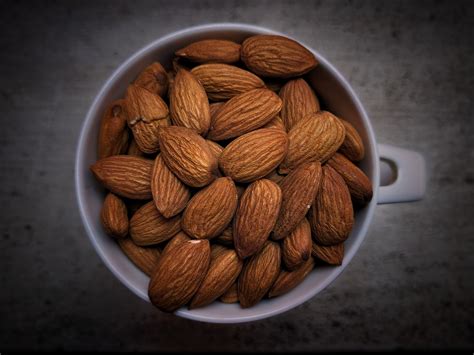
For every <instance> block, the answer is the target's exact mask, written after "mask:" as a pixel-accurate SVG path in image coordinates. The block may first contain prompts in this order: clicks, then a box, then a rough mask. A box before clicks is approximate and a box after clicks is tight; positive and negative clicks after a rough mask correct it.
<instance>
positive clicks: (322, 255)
mask: <svg viewBox="0 0 474 355" xmlns="http://www.w3.org/2000/svg"><path fill="white" fill-rule="evenodd" d="M311 254H312V255H313V256H314V257H315V258H317V259H319V260H321V261H324V262H325V263H327V264H329V265H341V264H342V260H343V259H344V243H339V244H335V245H320V244H317V243H315V242H313V245H312V248H311Z"/></svg>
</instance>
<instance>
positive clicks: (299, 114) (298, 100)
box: [280, 79, 319, 131]
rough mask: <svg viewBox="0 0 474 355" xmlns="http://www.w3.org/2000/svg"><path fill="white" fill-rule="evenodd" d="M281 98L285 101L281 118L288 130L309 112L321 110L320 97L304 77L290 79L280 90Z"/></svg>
mask: <svg viewBox="0 0 474 355" xmlns="http://www.w3.org/2000/svg"><path fill="white" fill-rule="evenodd" d="M280 98H281V100H282V101H283V107H282V109H281V118H282V119H283V122H284V123H285V127H286V130H287V131H289V130H291V129H292V128H293V126H294V125H295V124H296V123H298V122H299V121H301V120H302V119H303V118H305V117H306V116H307V115H308V114H310V113H315V112H318V111H319V101H318V98H317V97H316V95H315V93H314V91H313V89H311V88H310V86H309V85H308V83H307V82H306V81H305V80H304V79H295V80H290V81H288V82H287V83H286V84H285V86H283V87H282V89H281V90H280Z"/></svg>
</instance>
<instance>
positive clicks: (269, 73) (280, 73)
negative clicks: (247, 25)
mask: <svg viewBox="0 0 474 355" xmlns="http://www.w3.org/2000/svg"><path fill="white" fill-rule="evenodd" d="M241 57H242V61H243V62H244V63H245V65H247V67H248V68H250V70H251V71H253V72H254V73H256V74H257V75H261V76H264V77H278V78H289V77H293V76H298V75H302V74H305V73H307V72H309V71H310V70H311V69H314V68H315V67H316V66H317V65H318V62H317V61H316V58H315V57H314V55H313V53H311V52H310V51H309V50H307V49H306V48H305V47H303V46H302V45H301V44H299V43H298V42H296V41H294V40H292V39H289V38H286V37H283V36H275V35H257V36H252V37H249V38H247V39H246V40H245V41H244V42H243V43H242V48H241Z"/></svg>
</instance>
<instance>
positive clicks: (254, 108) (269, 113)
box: [207, 89, 282, 141]
mask: <svg viewBox="0 0 474 355" xmlns="http://www.w3.org/2000/svg"><path fill="white" fill-rule="evenodd" d="M281 106H282V102H281V100H280V98H279V97H278V95H276V94H275V93H274V92H272V91H270V90H268V89H254V90H250V91H247V92H245V93H243V94H240V95H237V96H234V97H233V98H232V99H230V100H229V101H227V102H226V103H225V104H224V106H222V107H221V108H220V109H219V111H218V112H217V113H216V115H215V117H214V119H213V121H212V123H211V129H210V131H209V134H208V136H207V137H208V138H209V139H212V140H214V141H220V140H224V139H229V138H234V137H238V136H240V135H242V134H245V133H247V132H250V131H253V130H254V129H257V128H260V127H262V126H264V125H265V124H267V123H268V122H270V121H271V120H272V118H273V117H275V116H276V115H277V114H278V113H279V112H280V110H281Z"/></svg>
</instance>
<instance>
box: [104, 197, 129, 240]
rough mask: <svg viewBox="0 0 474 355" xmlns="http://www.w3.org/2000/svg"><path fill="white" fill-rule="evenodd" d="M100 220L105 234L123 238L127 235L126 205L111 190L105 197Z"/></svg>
mask: <svg viewBox="0 0 474 355" xmlns="http://www.w3.org/2000/svg"><path fill="white" fill-rule="evenodd" d="M100 220H101V222H102V226H103V227H104V229H105V232H106V233H107V234H109V235H111V236H113V237H117V238H123V237H125V236H126V235H127V233H128V215H127V206H125V203H124V202H123V201H122V200H121V199H120V198H119V197H117V196H115V195H114V194H113V193H111V192H109V193H108V194H107V196H106V197H105V200H104V204H103V205H102V211H101V213H100Z"/></svg>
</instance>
